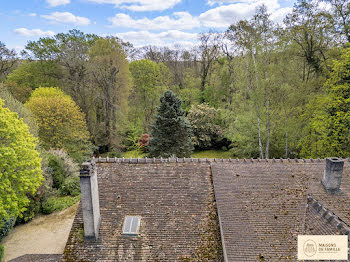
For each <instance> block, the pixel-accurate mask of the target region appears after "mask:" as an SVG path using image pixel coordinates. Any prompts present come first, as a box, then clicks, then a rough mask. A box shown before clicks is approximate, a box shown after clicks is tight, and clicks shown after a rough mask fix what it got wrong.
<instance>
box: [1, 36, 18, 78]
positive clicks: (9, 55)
mask: <svg viewBox="0 0 350 262" xmlns="http://www.w3.org/2000/svg"><path fill="white" fill-rule="evenodd" d="M17 61H18V58H17V54H16V52H15V50H10V49H8V48H7V47H6V45H5V44H4V43H2V42H1V41H0V80H2V79H4V78H5V77H6V75H7V74H8V73H10V72H11V70H12V69H14V67H15V66H16V63H17Z"/></svg>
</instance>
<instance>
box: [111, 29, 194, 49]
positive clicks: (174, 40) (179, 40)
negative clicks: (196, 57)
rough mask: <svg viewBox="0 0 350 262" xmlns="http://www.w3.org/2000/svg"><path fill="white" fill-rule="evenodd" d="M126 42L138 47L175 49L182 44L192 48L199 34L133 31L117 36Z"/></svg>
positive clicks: (176, 31) (175, 31)
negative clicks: (154, 46) (148, 46)
mask: <svg viewBox="0 0 350 262" xmlns="http://www.w3.org/2000/svg"><path fill="white" fill-rule="evenodd" d="M116 36H117V37H120V38H121V39H123V40H124V41H129V42H131V43H132V44H133V45H134V46H136V47H141V46H145V45H156V46H169V47H174V46H175V45H176V44H180V45H181V46H184V47H192V46H194V45H195V43H196V41H197V39H198V34H196V33H186V32H182V31H178V30H169V31H165V32H161V33H150V32H148V31H138V32H135V31H132V32H125V33H118V34H116Z"/></svg>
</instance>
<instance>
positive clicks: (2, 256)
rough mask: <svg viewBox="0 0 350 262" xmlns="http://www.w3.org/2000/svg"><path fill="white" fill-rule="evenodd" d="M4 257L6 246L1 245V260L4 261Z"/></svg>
mask: <svg viewBox="0 0 350 262" xmlns="http://www.w3.org/2000/svg"><path fill="white" fill-rule="evenodd" d="M4 257H5V248H4V246H0V262H3V261H4Z"/></svg>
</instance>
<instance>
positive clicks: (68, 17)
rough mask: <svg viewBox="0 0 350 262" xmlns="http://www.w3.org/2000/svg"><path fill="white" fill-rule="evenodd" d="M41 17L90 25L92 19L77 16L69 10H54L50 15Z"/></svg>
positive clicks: (60, 21)
mask: <svg viewBox="0 0 350 262" xmlns="http://www.w3.org/2000/svg"><path fill="white" fill-rule="evenodd" d="M41 17H43V18H45V19H48V20H51V21H54V22H59V23H67V24H75V25H89V24H90V19H88V18H86V17H81V16H75V15H73V14H72V13H69V12H54V13H51V14H50V15H42V16H41Z"/></svg>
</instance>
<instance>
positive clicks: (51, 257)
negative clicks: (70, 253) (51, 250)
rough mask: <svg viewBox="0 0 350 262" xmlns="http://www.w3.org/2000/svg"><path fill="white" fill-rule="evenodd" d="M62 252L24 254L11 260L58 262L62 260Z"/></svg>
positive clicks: (20, 261) (12, 261)
mask: <svg viewBox="0 0 350 262" xmlns="http://www.w3.org/2000/svg"><path fill="white" fill-rule="evenodd" d="M61 257H62V255H60V254H47V255H46V254H37V255H23V256H20V257H17V258H14V259H12V260H10V261H9V262H34V261H35V262H57V261H60V260H61Z"/></svg>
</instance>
